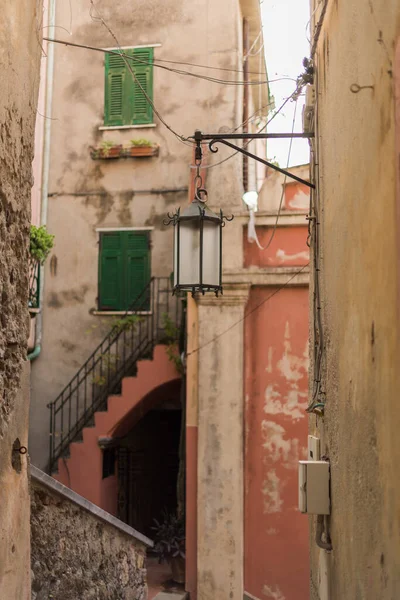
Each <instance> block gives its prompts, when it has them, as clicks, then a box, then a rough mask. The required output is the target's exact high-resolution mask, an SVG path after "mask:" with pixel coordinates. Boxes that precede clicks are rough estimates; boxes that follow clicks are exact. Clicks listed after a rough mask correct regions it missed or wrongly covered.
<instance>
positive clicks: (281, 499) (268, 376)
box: [243, 180, 310, 600]
mask: <svg viewBox="0 0 400 600" xmlns="http://www.w3.org/2000/svg"><path fill="white" fill-rule="evenodd" d="M274 182H275V180H274ZM274 182H272V183H274ZM268 185H270V186H271V185H272V184H271V182H270V181H269V180H266V182H265V185H264V187H265V189H264V188H263V189H264V192H265V193H264V195H262V198H261V199H262V201H263V202H264V204H265V203H266V202H267V201H268V202H269V203H270V206H269V205H267V204H265V206H263V207H262V208H263V209H264V210H268V209H269V210H271V209H272V211H273V210H275V206H276V207H277V206H278V203H279V197H280V193H281V192H280V190H281V189H282V188H281V186H278V185H276V182H275V187H273V186H272V187H271V189H269V188H268ZM267 188H268V189H267ZM267 192H268V193H267ZM284 192H285V195H284V204H283V212H285V211H289V210H290V211H291V215H294V216H293V218H292V217H290V218H286V219H282V218H281V220H280V221H279V223H278V227H277V229H276V231H275V233H274V236H273V239H272V242H271V243H270V244H269V242H270V239H271V234H272V232H273V227H272V226H270V225H266V224H263V225H258V226H257V236H258V239H259V242H260V244H261V246H263V247H266V246H267V245H268V248H267V249H265V250H263V249H260V248H259V247H258V246H257V244H255V243H249V242H248V239H247V230H246V228H244V231H243V250H244V253H243V254H244V261H243V263H244V264H243V266H244V267H245V268H248V269H249V270H251V271H254V270H258V269H262V270H263V272H264V273H266V276H265V277H266V279H265V283H264V285H257V286H253V287H252V288H251V290H250V297H249V302H248V305H247V307H246V313H247V315H248V317H247V318H246V319H245V490H244V497H245V523H244V529H245V551H244V576H245V590H246V592H248V593H249V594H251V595H252V596H254V597H255V598H260V599H264V598H266V599H268V598H270V599H273V600H308V598H309V556H308V521H307V518H306V517H305V516H304V515H302V514H301V513H300V512H299V511H298V461H299V460H301V459H303V458H306V456H307V451H306V447H307V434H308V419H307V413H306V412H305V409H306V407H307V396H308V382H307V374H308V286H307V285H306V279H304V278H303V280H302V281H303V285H293V283H294V281H292V283H291V285H290V286H288V287H284V288H283V289H280V290H279V291H278V288H277V287H275V285H268V273H269V272H270V273H275V274H276V275H277V276H279V271H281V273H282V274H281V275H280V277H281V278H282V284H284V283H285V282H286V281H287V280H288V279H289V278H290V277H292V276H293V273H295V272H296V270H297V269H298V268H302V267H307V264H308V263H309V260H310V254H309V248H308V246H307V233H308V232H307V221H306V219H305V213H306V211H307V207H308V202H309V190H308V188H307V187H306V186H305V185H302V184H299V183H297V182H288V183H287V184H286V185H285V189H284ZM275 196H276V198H275ZM257 218H258V217H257V216H256V219H257ZM262 218H263V217H262V216H261V217H260V222H262ZM264 223H265V222H264ZM256 224H257V223H256ZM305 272H306V270H304V273H305ZM304 273H303V274H304ZM261 281H262V279H261ZM276 292H277V293H276Z"/></svg>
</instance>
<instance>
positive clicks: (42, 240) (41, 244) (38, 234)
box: [28, 225, 54, 316]
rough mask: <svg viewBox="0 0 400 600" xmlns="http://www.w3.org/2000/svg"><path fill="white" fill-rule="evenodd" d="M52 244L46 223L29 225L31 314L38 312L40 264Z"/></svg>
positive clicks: (29, 302) (52, 236)
mask: <svg viewBox="0 0 400 600" xmlns="http://www.w3.org/2000/svg"><path fill="white" fill-rule="evenodd" d="M53 245H54V235H51V234H50V233H48V231H47V229H46V225H41V226H40V227H36V226H35V225H31V228H30V241H29V299H28V305H29V312H30V314H31V316H33V315H34V314H35V313H37V312H39V310H40V307H39V275H40V265H43V263H44V261H45V260H46V258H47V257H48V255H49V254H50V250H51V249H52V247H53Z"/></svg>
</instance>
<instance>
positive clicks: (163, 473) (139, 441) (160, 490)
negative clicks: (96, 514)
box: [117, 410, 182, 538]
mask: <svg viewBox="0 0 400 600" xmlns="http://www.w3.org/2000/svg"><path fill="white" fill-rule="evenodd" d="M181 414H182V411H181V410H151V411H149V412H148V413H147V414H146V415H145V416H144V417H143V418H142V419H141V420H140V421H139V422H138V423H137V425H135V426H134V427H133V429H132V430H131V431H130V432H129V433H128V434H127V435H126V436H125V437H124V438H123V439H122V440H121V441H120V445H119V447H118V449H117V461H118V517H119V518H120V519H121V520H122V521H124V522H125V523H127V524H128V525H130V526H131V527H134V528H135V529H137V530H138V531H140V532H141V533H143V534H145V535H147V536H148V537H150V538H152V537H153V532H152V529H151V528H152V526H153V525H154V519H157V520H160V519H162V513H163V511H164V510H167V511H168V512H176V507H177V491H176V487H177V477H178V470H179V440H180V428H181Z"/></svg>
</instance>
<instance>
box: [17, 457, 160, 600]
mask: <svg viewBox="0 0 400 600" xmlns="http://www.w3.org/2000/svg"><path fill="white" fill-rule="evenodd" d="M31 540H32V541H31V544H32V572H33V577H32V599H33V600H42V599H43V600H44V599H45V598H54V600H64V599H65V598H68V600H89V598H96V599H98V600H115V598H121V599H122V598H123V599H124V600H145V599H146V598H147V586H146V569H145V555H146V547H147V546H148V545H149V544H151V542H150V540H148V539H147V538H145V537H144V536H140V534H138V533H137V532H135V531H134V530H133V529H132V528H131V527H128V526H127V525H125V524H124V523H121V522H120V521H118V519H115V518H114V517H111V515H108V514H107V513H105V512H104V511H102V510H100V509H98V508H97V507H96V506H94V505H92V504H91V503H90V502H87V501H85V500H84V499H83V498H81V497H80V496H77V495H76V494H74V492H71V491H70V490H69V489H68V488H65V487H64V486H62V485H61V484H59V483H57V482H55V481H54V480H53V479H52V478H50V477H48V476H46V475H45V473H42V472H41V471H40V470H39V469H36V468H34V467H33V468H32V484H31ZM15 598H16V600H17V597H15ZM18 598H19V597H18ZM21 599H22V597H21Z"/></svg>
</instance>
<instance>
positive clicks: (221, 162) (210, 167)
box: [190, 83, 304, 169]
mask: <svg viewBox="0 0 400 600" xmlns="http://www.w3.org/2000/svg"><path fill="white" fill-rule="evenodd" d="M303 87H304V86H303V84H302V83H301V84H299V83H298V85H297V86H296V89H295V90H294V92H293V93H292V94H291V95H290V96H288V97H287V98H285V100H284V101H283V102H282V104H281V105H280V107H279V108H278V109H277V110H276V111H275V112H274V114H273V115H272V117H270V119H268V121H267V122H266V123H265V125H263V126H262V127H261V128H260V129H259V130H258V131H257V133H262V132H263V131H264V130H265V129H266V128H267V127H268V125H269V124H270V123H271V121H273V120H274V119H275V117H277V116H278V115H279V114H280V112H281V111H282V109H283V108H284V107H285V106H286V104H287V103H288V102H289V100H291V99H295V98H296V96H298V95H300V93H301V89H302V88H303ZM242 125H243V124H241V125H239V126H238V127H236V129H234V130H233V133H234V132H235V131H236V130H237V129H240V127H242ZM252 141H253V140H249V141H248V142H246V143H245V144H244V146H243V147H244V148H247V147H248V146H249V144H250V143H251V142H252ZM238 153H239V150H236V152H232V154H230V155H229V156H227V157H226V158H223V159H222V160H220V161H218V162H216V163H213V164H212V165H203V166H202V169H214V167H219V166H220V165H222V164H223V163H225V162H227V161H228V160H230V159H231V158H233V157H234V156H236V155H237V154H238ZM190 168H191V169H195V168H196V167H195V166H193V165H191V167H190Z"/></svg>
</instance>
